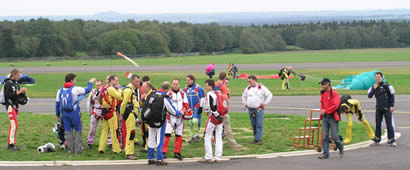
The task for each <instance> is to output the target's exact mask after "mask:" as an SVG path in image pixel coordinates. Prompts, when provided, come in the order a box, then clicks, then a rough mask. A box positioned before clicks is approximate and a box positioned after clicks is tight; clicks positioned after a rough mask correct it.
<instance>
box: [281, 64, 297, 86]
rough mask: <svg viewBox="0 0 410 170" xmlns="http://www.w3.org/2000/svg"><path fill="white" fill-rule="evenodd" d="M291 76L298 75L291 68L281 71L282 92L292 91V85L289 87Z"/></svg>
mask: <svg viewBox="0 0 410 170" xmlns="http://www.w3.org/2000/svg"><path fill="white" fill-rule="evenodd" d="M290 74H293V75H296V73H295V72H293V71H292V67H291V66H288V67H285V68H282V69H281V70H280V71H279V77H280V79H281V80H282V90H289V89H290V85H289V78H290Z"/></svg>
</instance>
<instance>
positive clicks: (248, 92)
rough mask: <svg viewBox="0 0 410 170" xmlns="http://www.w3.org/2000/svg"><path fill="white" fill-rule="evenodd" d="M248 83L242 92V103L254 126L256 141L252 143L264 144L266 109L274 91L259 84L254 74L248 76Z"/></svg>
mask: <svg viewBox="0 0 410 170" xmlns="http://www.w3.org/2000/svg"><path fill="white" fill-rule="evenodd" d="M248 83H249V86H248V87H247V88H245V90H244V91H243V93H242V103H243V105H244V106H245V108H247V109H248V113H249V118H250V120H251V124H252V127H253V136H254V141H253V142H252V143H251V144H257V145H262V136H263V118H264V110H265V106H266V105H267V104H269V102H270V101H271V100H272V93H271V92H270V91H269V89H268V88H266V87H265V86H264V85H262V84H259V83H258V80H257V78H256V76H254V75H250V76H249V77H248Z"/></svg>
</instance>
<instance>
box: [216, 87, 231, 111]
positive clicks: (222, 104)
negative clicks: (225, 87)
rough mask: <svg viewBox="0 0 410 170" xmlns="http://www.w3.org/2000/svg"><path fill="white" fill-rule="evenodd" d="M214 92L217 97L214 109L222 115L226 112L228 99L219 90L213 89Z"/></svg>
mask: <svg viewBox="0 0 410 170" xmlns="http://www.w3.org/2000/svg"><path fill="white" fill-rule="evenodd" d="M215 94H216V98H217V103H216V111H217V112H218V113H219V114H220V115H221V116H224V115H226V114H227V113H228V108H229V103H228V99H227V98H226V96H225V95H223V94H222V93H221V92H220V91H215Z"/></svg>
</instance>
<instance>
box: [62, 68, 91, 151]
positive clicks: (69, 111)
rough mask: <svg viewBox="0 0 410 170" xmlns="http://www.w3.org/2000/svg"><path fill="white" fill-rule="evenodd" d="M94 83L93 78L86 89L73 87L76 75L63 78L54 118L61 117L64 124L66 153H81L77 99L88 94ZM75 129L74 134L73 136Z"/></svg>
mask: <svg viewBox="0 0 410 170" xmlns="http://www.w3.org/2000/svg"><path fill="white" fill-rule="evenodd" d="M94 82H95V78H92V79H90V81H89V82H88V86H87V88H81V87H76V86H74V85H75V83H76V75H75V74H73V73H68V74H67V75H66V76H65V83H64V86H63V87H61V88H60V90H58V92H57V97H56V116H57V120H58V119H59V118H60V115H62V118H63V122H64V131H65V135H64V138H65V140H66V141H67V151H68V152H69V153H74V154H79V153H82V152H83V140H82V122H81V115H80V114H81V113H80V105H79V103H78V102H79V100H80V99H79V98H80V97H84V96H85V95H86V94H88V93H89V92H90V91H91V89H92V87H93V83H94ZM74 129H75V134H73V132H74Z"/></svg>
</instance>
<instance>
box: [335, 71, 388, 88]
mask: <svg viewBox="0 0 410 170" xmlns="http://www.w3.org/2000/svg"><path fill="white" fill-rule="evenodd" d="M376 72H379V71H377V70H373V71H371V72H363V73H361V74H359V75H351V76H347V77H346V78H345V79H344V80H343V81H342V84H339V85H337V86H336V87H334V88H336V89H347V90H367V89H369V88H370V87H371V86H373V85H374V83H376V78H375V75H376ZM383 81H385V80H384V79H383Z"/></svg>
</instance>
